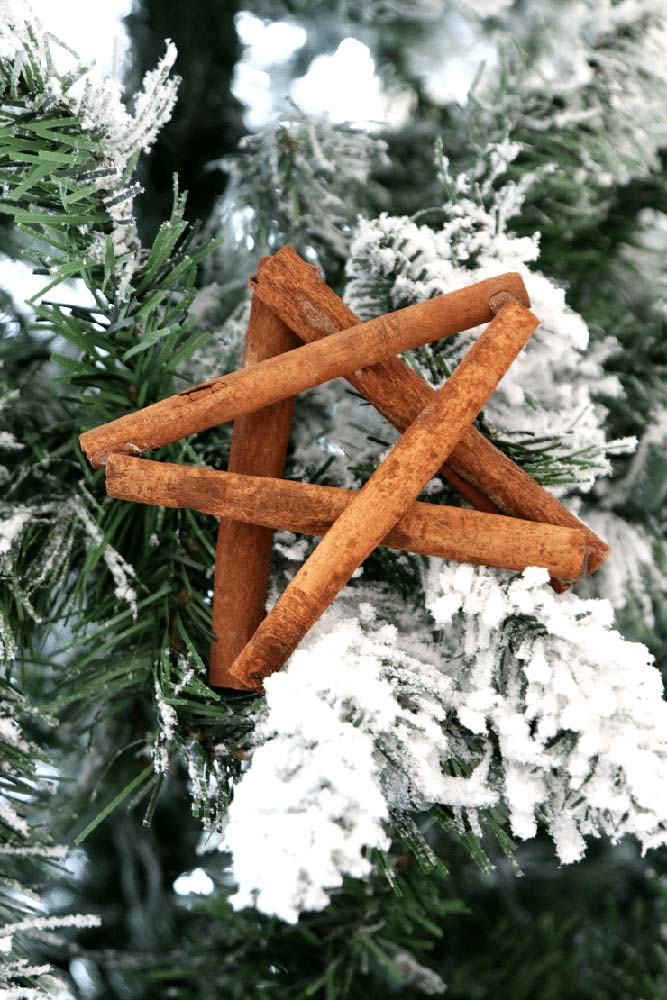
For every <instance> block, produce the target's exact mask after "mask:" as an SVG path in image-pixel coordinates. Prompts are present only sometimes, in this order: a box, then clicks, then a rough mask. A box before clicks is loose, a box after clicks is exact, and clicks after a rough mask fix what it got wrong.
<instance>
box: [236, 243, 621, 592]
mask: <svg viewBox="0 0 667 1000" xmlns="http://www.w3.org/2000/svg"><path fill="white" fill-rule="evenodd" d="M251 285H252V287H253V288H254V291H255V294H256V295H258V296H259V297H260V298H261V299H262V301H263V302H265V303H266V304H267V305H268V306H269V307H270V308H271V309H273V310H274V312H275V313H276V314H277V315H278V316H280V318H281V319H282V320H283V321H284V322H285V323H287V325H288V326H289V327H290V329H292V330H294V332H295V333H296V334H297V336H298V337H300V338H301V340H303V341H306V342H307V343H313V342H314V341H321V340H322V338H326V337H329V335H330V334H331V333H332V332H333V331H335V330H344V329H347V328H348V327H351V326H354V325H355V324H357V323H358V322H359V317H358V316H356V315H355V313H353V312H352V310H351V309H350V308H348V306H346V305H345V303H344V302H343V300H342V299H341V298H339V297H338V296H337V295H336V293H335V292H334V291H332V289H331V288H329V287H328V286H327V285H326V284H325V283H324V282H323V281H322V279H321V277H320V276H319V273H318V271H317V268H315V267H313V266H312V264H307V263H306V262H305V261H304V260H302V259H301V257H299V255H298V254H297V253H296V252H295V251H294V250H293V249H292V248H291V247H289V246H284V247H282V249H280V250H279V251H278V252H277V253H276V254H274V255H273V257H271V258H269V260H268V261H267V263H266V267H265V268H264V269H263V270H262V273H261V274H258V275H256V276H255V278H253V279H252V281H251ZM346 378H347V380H348V382H350V384H351V385H353V386H354V388H355V389H356V390H357V391H358V392H359V393H361V395H362V396H364V397H365V398H366V399H367V400H368V401H369V402H370V403H372V404H373V405H374V406H375V407H376V409H378V410H379V411H380V413H381V414H382V415H383V416H384V417H386V419H387V420H388V421H389V422H390V423H391V424H393V425H394V427H396V428H397V429H398V430H399V431H403V430H405V428H406V427H408V426H409V424H410V423H411V422H412V421H413V420H414V419H415V417H416V416H417V415H418V414H419V413H421V411H422V410H423V409H424V407H426V406H428V404H429V403H430V402H431V400H432V399H433V397H434V394H435V390H434V389H432V388H431V387H430V386H429V385H427V383H426V382H425V381H424V380H423V379H422V378H420V377H419V375H418V374H417V373H416V372H415V371H413V369H412V368H410V366H409V365H408V364H406V362H405V361H403V360H402V359H401V358H390V359H388V360H386V361H382V362H380V363H379V364H377V365H374V366H373V367H372V368H365V369H364V370H363V371H355V372H353V373H352V374H351V375H347V376H346ZM440 472H441V473H442V474H443V475H444V476H445V477H446V478H447V479H448V480H449V481H450V482H451V483H452V485H453V486H454V488H455V489H457V490H458V491H459V492H460V493H461V494H462V495H463V496H464V497H465V499H466V500H468V502H469V503H471V504H472V505H473V506H474V507H476V508H477V509H478V510H479V509H481V510H486V511H491V512H493V511H495V512H499V513H503V514H509V515H511V516H513V517H520V518H523V519H525V520H528V521H541V522H544V523H548V524H560V525H563V526H566V527H572V528H578V529H579V530H580V531H583V532H584V534H585V535H586V540H587V544H588V545H589V547H590V559H589V563H588V572H589V573H592V572H593V571H594V570H596V569H597V568H598V566H600V564H601V563H602V562H603V561H604V559H605V558H606V556H607V555H608V553H609V546H608V545H607V544H606V543H605V542H603V541H602V539H601V538H598V536H597V535H596V534H595V533H594V532H593V531H591V530H590V528H588V527H587V526H586V525H585V524H584V523H583V522H582V521H580V520H579V519H578V518H577V517H575V516H574V514H571V513H570V512H569V511H568V510H567V509H566V508H565V507H564V506H563V505H562V504H561V503H560V502H559V501H558V500H557V499H556V498H555V497H554V496H552V495H551V494H550V493H548V492H547V491H546V490H545V489H543V487H541V486H540V485H539V483H536V482H535V480H534V479H532V478H531V477H530V476H529V475H528V474H527V473H526V472H524V471H523V470H522V469H520V468H519V466H518V465H516V464H515V463H514V462H513V461H512V460H511V459H510V458H508V457H507V456H506V455H505V454H503V452H502V451H500V449H499V448H496V447H495V445H493V444H492V443H491V442H490V441H489V440H488V439H487V438H485V437H484V436H483V435H482V434H480V433H479V431H478V430H477V429H476V428H474V427H469V428H468V429H467V430H466V432H465V434H464V435H463V437H462V438H461V440H460V442H459V443H458V444H457V446H456V448H455V449H454V450H453V451H452V453H451V455H450V456H449V458H448V459H447V462H446V463H445V464H444V465H443V467H442V468H441V469H440Z"/></svg>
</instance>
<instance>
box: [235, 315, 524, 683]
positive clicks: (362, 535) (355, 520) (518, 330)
mask: <svg viewBox="0 0 667 1000" xmlns="http://www.w3.org/2000/svg"><path fill="white" fill-rule="evenodd" d="M537 325H538V320H537V319H536V317H535V316H533V314H532V313H531V312H529V311H528V310H527V309H525V308H524V307H523V306H521V305H519V304H518V303H516V302H508V303H507V304H506V305H504V306H503V307H502V308H501V309H500V311H499V312H498V314H497V316H496V317H495V319H494V320H493V321H492V322H491V323H490V325H489V326H488V327H487V329H486V330H485V331H484V332H483V333H482V335H481V336H480V338H479V340H477V342H476V343H475V344H474V345H473V347H472V348H471V349H470V350H469V351H468V353H467V355H466V356H465V357H464V359H463V360H462V361H461V362H460V364H459V365H458V366H457V367H456V369H455V370H454V373H453V374H452V376H451V377H450V378H448V379H447V381H446V382H445V384H444V385H443V386H442V388H440V389H439V390H438V391H437V392H436V394H435V396H434V397H433V400H432V402H431V403H430V404H429V405H428V406H427V407H426V409H425V410H422V412H421V413H420V414H419V416H418V417H417V418H416V420H414V421H413V423H412V424H410V426H409V427H408V429H407V430H406V431H405V433H404V434H403V436H402V437H401V438H400V439H399V441H398V442H397V443H396V444H395V445H394V447H393V448H392V449H391V451H390V452H389V454H388V456H387V457H386V458H385V460H384V461H383V462H382V464H381V465H380V466H379V467H378V468H377V469H376V471H375V472H374V473H373V475H372V476H371V478H370V479H369V480H368V482H367V483H366V484H365V486H364V487H363V489H362V490H361V491H360V492H359V493H358V494H357V496H356V497H355V498H354V500H353V501H352V502H351V503H350V504H349V506H348V507H347V508H346V509H345V510H344V511H343V513H342V514H341V516H340V517H339V518H338V519H337V520H336V522H335V523H334V525H333V526H332V527H331V529H330V530H329V531H328V532H327V534H326V535H325V536H324V538H323V539H322V541H321V542H320V543H319V545H318V546H317V548H316V549H315V550H314V552H313V553H312V555H311V556H310V557H309V558H308V559H307V560H306V562H305V563H304V564H303V566H302V567H301V568H300V570H299V571H298V573H297V574H296V576H295V577H294V578H293V579H292V580H291V581H290V583H289V584H288V586H287V588H286V589H285V591H284V592H283V594H282V595H281V597H280V598H279V599H278V601H277V603H276V604H275V605H274V607H273V609H272V610H271V611H270V612H269V614H268V615H267V616H266V618H265V619H264V620H263V622H262V623H261V624H260V626H259V628H258V629H257V631H256V632H255V634H254V636H253V638H252V639H251V640H250V642H249V643H248V644H247V646H246V647H245V649H244V650H243V651H242V652H241V654H240V656H239V657H238V658H237V659H236V661H235V663H234V664H232V667H231V672H232V673H233V674H236V676H237V677H238V678H239V679H240V680H241V681H242V682H243V683H244V684H261V682H262V680H263V678H264V677H266V676H268V675H269V674H272V673H274V672H275V671H276V670H279V669H280V667H281V666H282V664H283V663H284V662H285V660H286V659H287V657H288V656H289V655H290V653H292V652H293V650H294V649H295V648H296V646H297V645H298V643H299V642H300V641H301V639H302V638H303V637H304V635H305V634H306V632H307V631H308V630H309V629H310V628H311V627H312V625H314V623H315V622H316V621H317V619H318V618H319V617H320V615H321V614H322V612H323V611H324V610H325V608H326V607H327V606H328V605H329V604H330V603H331V601H332V600H333V599H334V597H335V596H336V594H337V593H338V592H339V591H340V590H341V589H342V588H343V587H344V586H345V584H346V583H347V581H348V580H349V579H350V577H351V576H352V574H353V573H354V571H355V569H357V568H358V567H359V566H360V565H361V563H362V562H363V561H364V559H365V558H366V557H367V556H368V555H369V554H370V553H371V552H372V551H373V549H374V548H375V547H376V546H377V545H379V543H380V542H381V541H382V539H383V538H384V537H385V535H387V533H388V532H389V531H390V530H391V528H392V527H393V526H394V525H395V524H396V522H397V521H398V520H399V518H400V517H401V515H402V514H403V513H405V511H406V510H407V509H408V507H410V506H411V505H412V503H413V502H414V500H415V498H416V497H417V495H418V494H419V493H420V492H421V490H422V489H423V487H424V486H425V485H426V483H427V482H428V481H429V479H431V477H432V476H433V475H434V474H435V473H436V472H437V470H438V468H439V467H440V465H441V464H442V462H443V461H444V460H445V459H446V458H447V456H448V455H449V453H450V452H451V451H452V449H453V448H454V446H455V445H456V443H457V441H458V440H459V439H460V437H461V435H462V434H463V433H464V431H465V429H466V427H467V426H468V425H469V424H470V422H471V421H472V420H473V419H474V417H475V416H476V415H477V413H479V411H480V409H481V408H482V406H483V405H484V403H485V402H486V400H487V399H488V398H489V396H490V395H491V393H492V392H493V390H494V389H495V387H496V386H497V384H498V382H499V381H500V379H501V378H502V376H503V375H504V374H505V372H506V371H507V369H508V368H509V366H510V364H511V363H512V361H513V360H514V358H515V357H516V355H517V354H518V353H519V351H520V350H521V348H522V347H523V346H524V344H525V343H526V341H527V340H528V338H529V337H530V336H531V334H532V333H533V331H534V330H535V328H536V327H537Z"/></svg>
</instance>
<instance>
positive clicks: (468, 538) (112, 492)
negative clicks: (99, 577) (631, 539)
mask: <svg viewBox="0 0 667 1000" xmlns="http://www.w3.org/2000/svg"><path fill="white" fill-rule="evenodd" d="M105 471H106V485H107V493H108V494H109V496H112V497H116V498H117V499H119V500H130V501H133V502H134V503H147V504H153V505H157V506H160V507H188V508H190V509H191V510H197V511H200V513H202V514H215V515H217V516H218V517H222V518H233V521H231V522H229V523H232V524H237V522H239V521H244V522H247V524H248V525H264V526H265V528H270V529H274V528H278V529H282V530H284V531H296V532H302V533H304V534H306V535H324V534H326V532H327V531H328V530H329V528H330V527H331V526H332V524H333V523H334V521H336V520H337V519H338V518H339V517H340V516H341V514H342V513H343V511H344V510H346V509H347V507H349V505H350V503H351V502H352V500H353V499H354V498H355V496H356V495H357V494H356V492H355V491H354V490H344V489H339V488H338V487H336V486H317V485H315V484H313V483H299V482H292V481H290V480H289V479H273V478H270V477H268V476H262V477H261V478H260V477H259V476H249V475H238V474H236V473H233V472H218V471H217V470H214V469H202V468H198V467H196V466H187V465H174V464H172V463H169V462H152V461H150V459H145V458H133V457H131V456H129V455H110V456H109V460H108V462H107V464H106V469H105ZM225 523H228V522H225ZM269 534H270V532H269ZM381 544H382V545H385V546H387V547H388V548H392V549H401V550H403V551H406V552H419V553H421V554H423V555H428V556H437V557H439V558H440V559H455V560H456V561H458V562H468V563H474V564H475V565H483V566H496V567H498V568H499V569H516V570H523V569H526V567H528V566H544V567H545V568H546V569H548V570H549V572H550V573H551V574H552V575H553V576H555V577H558V578H560V579H564V580H568V581H570V580H576V579H577V578H578V577H579V576H580V575H581V573H582V572H583V569H584V561H585V558H586V541H585V538H584V535H583V533H582V532H581V531H578V530H577V529H576V528H562V527H560V526H558V525H553V524H536V523H535V522H534V521H522V520H519V519H518V518H513V517H504V516H503V515H501V514H483V513H480V512H479V511H476V510H464V509H463V508H461V507H445V506H440V505H438V504H431V503H419V502H416V503H413V504H412V506H411V507H409V508H408V509H407V510H406V512H405V513H404V514H403V516H402V517H401V519H400V520H399V521H398V522H397V524H396V525H395V526H394V527H393V528H392V529H391V531H390V532H389V533H388V534H387V535H386V536H385V537H384V538H383V539H382V543H381ZM244 558H245V555H244ZM214 607H215V605H214ZM263 611H264V609H263V607H262V616H263ZM225 662H227V661H225ZM237 683H238V682H237Z"/></svg>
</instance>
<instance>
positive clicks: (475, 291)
mask: <svg viewBox="0 0 667 1000" xmlns="http://www.w3.org/2000/svg"><path fill="white" fill-rule="evenodd" d="M503 291H505V292H507V293H509V294H510V295H512V296H514V297H516V298H517V299H518V300H519V301H521V302H523V303H525V304H526V305H529V304H530V302H529V299H528V296H527V294H526V290H525V287H524V284H523V281H522V280H521V277H520V276H519V275H518V274H514V273H511V274H503V275H501V276H500V277H497V278H488V279H487V280H486V281H480V282H478V283H477V284H476V285H469V286H468V287H467V288H462V289H459V290H457V291H455V292H451V293H450V294H448V295H440V296H438V297H437V298H434V299H429V300H428V301H427V302H422V303H419V304H418V305H414V306H407V307H406V308H405V309H399V310H398V311H397V312H394V313H389V314H388V315H387V316H379V317H378V318H377V319H373V320H370V322H368V323H360V324H357V325H356V326H354V327H353V329H350V330H344V331H340V332H338V333H335V334H334V330H335V327H332V326H327V324H326V320H325V318H323V317H321V316H317V314H315V315H314V316H313V321H316V322H317V323H318V328H322V329H326V331H327V332H328V333H331V334H333V335H332V336H331V337H330V338H329V339H327V341H326V343H320V342H317V343H311V344H306V345H304V346H302V347H299V348H298V350H296V351H288V352H287V353H285V354H281V355H279V356H278V357H274V358H268V359H266V360H265V361H261V362H260V363H259V364H256V365H253V366H252V367H251V368H243V369H241V370H240V371H236V372H231V373H230V374H229V375H224V376H223V377H222V378H216V379H213V380H212V381H210V382H204V383H202V385H195V386H191V387H190V388H189V389H184V390H183V392H181V393H179V394H178V395H176V396H170V397H168V398H167V399H163V400H161V401H160V402H159V403H153V404H152V405H151V406H146V407H144V409H142V410H137V411H135V412H134V413H127V414H125V416H122V417H119V418H118V419H117V420H112V421H111V422H110V423H107V424H102V425H100V426H99V427H93V428H91V430H88V431H85V432H84V433H83V434H82V435H81V437H80V438H79V441H80V444H81V447H82V449H83V451H84V452H85V454H86V456H87V457H88V459H89V460H90V462H91V464H92V465H94V466H96V467H97V466H100V465H104V463H105V462H106V460H107V458H108V456H109V455H110V454H111V453H112V452H116V451H122V452H125V453H126V454H131V455H136V454H139V453H140V452H143V451H150V450H151V449H152V448H159V447H161V446H162V445H165V444H169V443H170V442H172V441H179V440H180V439H181V438H184V437H187V436H188V435H189V434H195V433H196V432H197V431H203V430H206V429H207V428H208V427H213V426H214V425H215V424H219V423H224V422H225V421H226V420H232V419H234V418H235V417H239V416H241V415H242V414H244V413H252V412H253V411H254V410H258V409H261V408H263V407H265V406H269V405H270V404H272V403H276V402H278V400H280V399H285V398H287V397H288V396H295V395H296V394H297V393H299V392H301V391H302V390H304V389H309V388H311V387H312V386H315V385H320V384H321V383H323V382H328V381H329V379H332V378H336V377H338V376H339V375H351V374H352V372H354V371H355V369H357V368H366V367H368V366H369V365H374V364H376V363H377V362H378V361H381V360H383V359H384V358H389V357H391V356H392V355H395V354H398V353H399V352H400V351H406V350H410V349H412V348H414V347H418V346H420V345H422V344H426V343H428V341H429V340H439V339H440V338H441V337H445V336H449V335H451V334H454V333H458V332H460V331H461V330H467V329H469V328H470V327H474V326H478V325H479V324H480V323H487V322H488V321H489V320H490V319H491V318H492V316H493V311H492V309H491V307H490V305H489V301H490V299H491V298H493V296H494V295H497V294H498V293H500V292H503ZM260 298H262V300H263V301H264V299H263V297H262V296H260ZM274 311H275V310H274ZM278 315H280V314H278ZM280 318H281V319H283V322H285V320H284V317H283V316H280ZM287 325H288V326H290V328H291V329H293V327H292V326H291V324H290V323H289V322H288V323H287Z"/></svg>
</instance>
